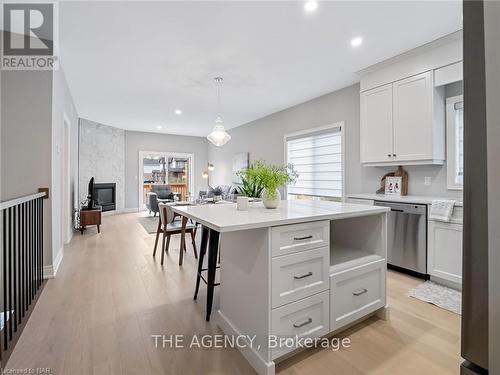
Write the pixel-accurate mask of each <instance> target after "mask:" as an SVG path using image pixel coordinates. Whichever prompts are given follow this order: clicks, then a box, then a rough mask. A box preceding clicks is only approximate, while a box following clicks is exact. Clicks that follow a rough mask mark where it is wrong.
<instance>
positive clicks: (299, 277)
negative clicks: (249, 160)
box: [293, 271, 313, 280]
mask: <svg viewBox="0 0 500 375" xmlns="http://www.w3.org/2000/svg"><path fill="white" fill-rule="evenodd" d="M312 275H313V273H312V272H311V271H309V272H308V273H305V274H303V275H300V276H294V277H293V278H294V279H295V280H300V279H303V278H305V277H309V276H312Z"/></svg>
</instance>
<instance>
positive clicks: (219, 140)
mask: <svg viewBox="0 0 500 375" xmlns="http://www.w3.org/2000/svg"><path fill="white" fill-rule="evenodd" d="M214 80H215V83H216V84H217V118H216V119H215V126H214V130H212V132H211V133H210V134H209V135H208V136H207V139H208V140H209V141H210V142H212V144H214V145H215V146H224V145H225V144H226V143H227V142H229V140H230V139H231V136H230V135H229V134H227V132H226V129H224V125H223V124H222V118H221V116H220V86H221V84H222V77H215V78H214Z"/></svg>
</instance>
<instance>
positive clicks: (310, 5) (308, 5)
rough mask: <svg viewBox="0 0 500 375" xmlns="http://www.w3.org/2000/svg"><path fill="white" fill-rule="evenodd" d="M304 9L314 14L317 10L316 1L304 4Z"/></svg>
mask: <svg viewBox="0 0 500 375" xmlns="http://www.w3.org/2000/svg"><path fill="white" fill-rule="evenodd" d="M304 9H305V10H306V12H314V11H315V10H316V9H318V2H317V1H307V2H306V3H305V4H304Z"/></svg>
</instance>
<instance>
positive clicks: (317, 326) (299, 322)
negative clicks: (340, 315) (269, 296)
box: [271, 290, 330, 359]
mask: <svg viewBox="0 0 500 375" xmlns="http://www.w3.org/2000/svg"><path fill="white" fill-rule="evenodd" d="M329 318H330V313H329V292H328V290H326V291H324V292H321V293H318V294H315V295H313V296H311V297H307V298H304V299H302V300H300V301H297V302H293V303H290V304H288V305H285V306H282V307H279V308H277V309H274V310H273V311H272V317H271V333H272V336H271V338H272V339H276V341H278V340H280V339H281V340H282V342H283V341H285V340H286V344H285V343H284V342H283V344H282V345H281V346H279V345H278V347H275V348H273V346H271V351H272V358H273V359H276V358H278V357H281V356H282V355H284V354H286V353H288V352H291V351H293V350H295V349H296V347H295V345H293V344H292V345H290V343H293V342H294V341H293V340H294V338H295V337H298V338H299V339H301V338H304V337H311V338H315V337H321V336H324V335H326V334H327V333H328V332H330V323H329ZM271 344H273V343H271Z"/></svg>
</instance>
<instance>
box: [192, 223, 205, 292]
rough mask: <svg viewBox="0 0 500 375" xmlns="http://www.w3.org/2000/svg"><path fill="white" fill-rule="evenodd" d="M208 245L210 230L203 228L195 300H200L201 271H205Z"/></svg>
mask: <svg viewBox="0 0 500 375" xmlns="http://www.w3.org/2000/svg"><path fill="white" fill-rule="evenodd" d="M207 244H208V228H207V227H205V226H204V227H203V228H202V231H201V247H200V255H199V257H198V275H196V289H195V290H194V299H196V298H198V290H199V289H200V279H201V270H202V269H203V259H204V258H205V253H206V252H207Z"/></svg>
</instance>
